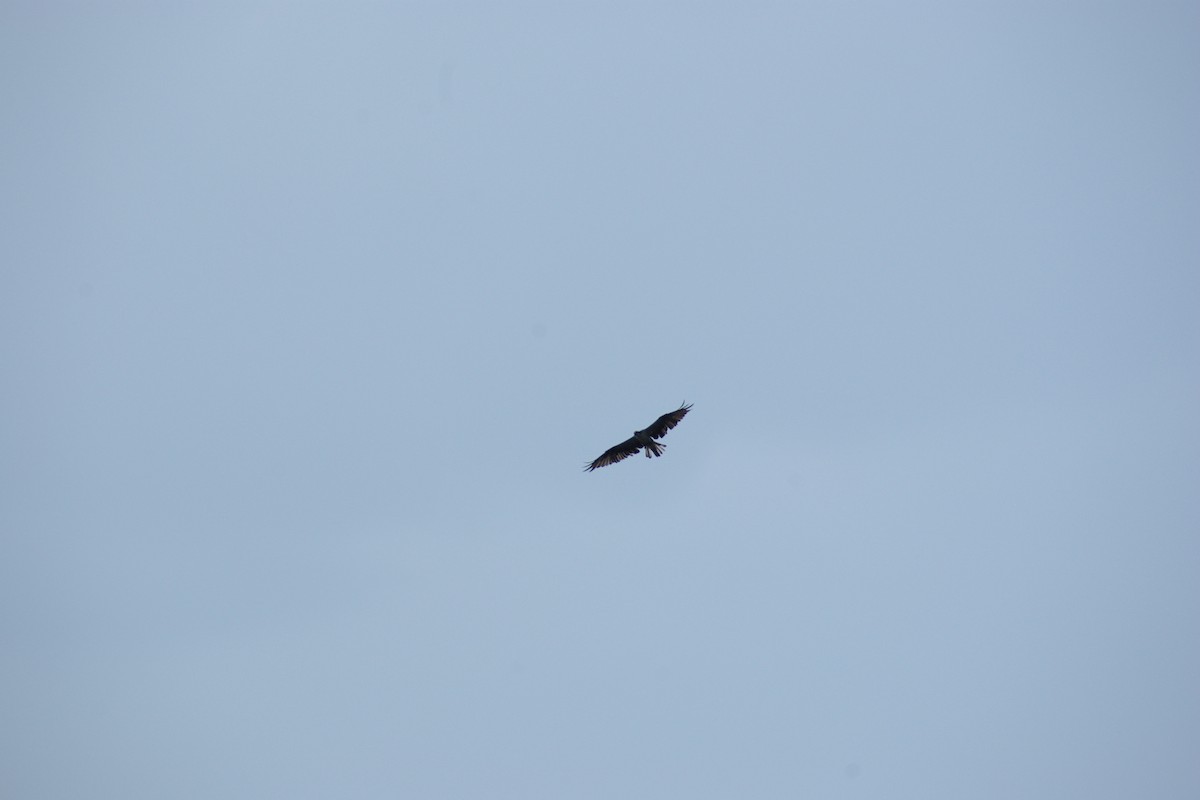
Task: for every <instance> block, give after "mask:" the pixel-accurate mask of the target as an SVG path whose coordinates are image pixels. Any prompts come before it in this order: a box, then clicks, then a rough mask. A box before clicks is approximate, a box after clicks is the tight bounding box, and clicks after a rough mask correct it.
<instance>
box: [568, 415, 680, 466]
mask: <svg viewBox="0 0 1200 800" xmlns="http://www.w3.org/2000/svg"><path fill="white" fill-rule="evenodd" d="M691 408H692V407H691V406H690V405H683V406H680V407H679V408H677V409H675V410H674V411H671V412H669V413H667V414H663V415H662V416H661V417H659V418H658V419H656V420H654V424H652V425H649V426H647V428H646V430H644V431H634V432H633V436H631V437H629V438H628V439H626V440H625V441H623V442H621V443H620V444H619V445H617V446H616V447H610V448H608V449H607V450H605V451H604V453H603V454H602V455H601V456H600V457H599V458H597V459H596V460H595V461H593V462H592V463H590V464H588V465H587V466H586V467H584V468H583V471H584V472H591V471H592V470H594V469H597V468H599V467H607V466H608V465H609V464H615V463H617V462H618V461H621V460H622V459H626V458H629V457H630V456H636V455H637V454H638V451H639V450H641V449H642V448H643V447H644V448H646V458H650V457H651V456H661V455H662V451H663V448H665V447H666V445H665V444H663V443H662V442H656V441H654V440H655V439H661V438H662V437H664V436H666V435H667V431H669V430H671V428H674V427H675V426H676V425H678V424H679V420H681V419H683V418H684V417H685V416H687V412H688V411H689V410H691Z"/></svg>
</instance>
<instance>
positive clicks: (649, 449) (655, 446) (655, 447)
mask: <svg viewBox="0 0 1200 800" xmlns="http://www.w3.org/2000/svg"><path fill="white" fill-rule="evenodd" d="M664 448H666V445H665V444H663V443H662V442H655V441H651V442H650V444H648V445H646V458H650V457H651V456H661V455H662V451H663V449H664Z"/></svg>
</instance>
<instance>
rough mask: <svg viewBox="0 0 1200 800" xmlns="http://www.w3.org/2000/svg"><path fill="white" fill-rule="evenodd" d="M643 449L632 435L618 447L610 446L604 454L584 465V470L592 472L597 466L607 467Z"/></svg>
mask: <svg viewBox="0 0 1200 800" xmlns="http://www.w3.org/2000/svg"><path fill="white" fill-rule="evenodd" d="M641 449H642V446H641V445H640V444H638V442H637V439H634V438H633V437H630V438H628V439H626V440H625V441H623V442H621V443H620V444H619V445H617V446H616V447H610V448H608V449H607V450H605V451H604V454H603V455H602V456H600V457H599V458H597V459H596V460H595V461H593V462H592V463H590V464H588V465H587V466H586V467H584V468H583V471H584V472H591V471H592V470H594V469H596V468H597V467H607V466H608V465H609V464H615V463H617V462H618V461H620V460H622V459H625V458H629V457H630V456H636V455H637V454H638V451H639V450H641Z"/></svg>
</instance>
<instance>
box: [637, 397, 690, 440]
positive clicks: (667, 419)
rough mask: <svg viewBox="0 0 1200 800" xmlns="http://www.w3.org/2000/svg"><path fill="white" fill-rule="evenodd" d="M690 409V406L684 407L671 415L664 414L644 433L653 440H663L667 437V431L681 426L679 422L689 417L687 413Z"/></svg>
mask: <svg viewBox="0 0 1200 800" xmlns="http://www.w3.org/2000/svg"><path fill="white" fill-rule="evenodd" d="M690 409H691V406H690V405H683V406H680V407H679V408H677V409H675V410H674V411H672V412H671V413H669V414H663V415H662V416H661V417H659V418H658V419H656V420H654V424H653V425H651V426H649V427H648V428H646V430H645V431H643V432H644V433H645V434H646V435H647V436H649V437H650V438H651V439H661V438H662V437H664V436H666V435H667V431H669V430H671V428H674V427H675V426H676V425H678V424H679V420H681V419H683V418H684V417H685V416H687V412H688V411H689V410H690Z"/></svg>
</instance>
